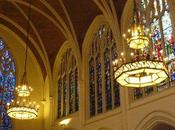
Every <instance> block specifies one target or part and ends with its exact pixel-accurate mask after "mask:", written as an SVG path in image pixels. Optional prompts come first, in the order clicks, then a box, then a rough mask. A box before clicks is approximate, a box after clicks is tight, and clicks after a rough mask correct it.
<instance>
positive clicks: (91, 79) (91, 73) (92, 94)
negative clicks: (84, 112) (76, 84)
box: [89, 59, 96, 116]
mask: <svg viewBox="0 0 175 130" xmlns="http://www.w3.org/2000/svg"><path fill="white" fill-rule="evenodd" d="M89 99H90V116H94V115H95V111H96V109H95V69H94V60H93V59H91V60H90V62H89Z"/></svg>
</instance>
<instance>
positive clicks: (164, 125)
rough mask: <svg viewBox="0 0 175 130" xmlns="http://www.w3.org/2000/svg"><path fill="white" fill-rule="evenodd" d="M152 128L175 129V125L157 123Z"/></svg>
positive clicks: (151, 129) (152, 129) (154, 129)
mask: <svg viewBox="0 0 175 130" xmlns="http://www.w3.org/2000/svg"><path fill="white" fill-rule="evenodd" d="M150 130H175V127H173V126H171V125H169V124H166V123H162V122H159V123H156V124H155V125H154V126H153V127H152V128H150Z"/></svg>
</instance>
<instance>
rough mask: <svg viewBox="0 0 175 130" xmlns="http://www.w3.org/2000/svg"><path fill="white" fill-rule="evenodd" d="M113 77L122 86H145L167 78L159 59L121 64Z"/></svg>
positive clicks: (165, 70) (164, 68)
mask: <svg viewBox="0 0 175 130" xmlns="http://www.w3.org/2000/svg"><path fill="white" fill-rule="evenodd" d="M115 78H116V80H117V82H119V83H120V85H121V86H124V87H147V86H153V85H157V84H159V83H161V82H163V81H165V80H166V79H167V78H168V72H167V69H166V67H165V64H164V63H163V62H161V61H145V60H143V61H137V62H133V63H127V64H124V65H122V66H121V67H120V68H119V69H118V70H117V71H116V72H115Z"/></svg>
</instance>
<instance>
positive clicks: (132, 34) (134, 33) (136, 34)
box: [123, 24, 149, 49]
mask: <svg viewBox="0 0 175 130" xmlns="http://www.w3.org/2000/svg"><path fill="white" fill-rule="evenodd" d="M148 32H149V29H146V28H145V27H144V26H141V25H137V24H134V25H133V27H132V29H128V33H129V34H128V36H127V38H126V40H127V43H128V44H129V47H130V48H132V49H143V48H144V47H146V46H148V45H149V38H148ZM123 37H124V38H125V37H126V34H123Z"/></svg>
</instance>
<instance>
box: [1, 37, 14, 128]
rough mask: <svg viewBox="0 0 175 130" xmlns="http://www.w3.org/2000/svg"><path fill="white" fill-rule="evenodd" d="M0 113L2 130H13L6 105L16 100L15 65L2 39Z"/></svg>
mask: <svg viewBox="0 0 175 130" xmlns="http://www.w3.org/2000/svg"><path fill="white" fill-rule="evenodd" d="M0 51H1V52H0V113H1V124H0V129H1V130H11V129H12V122H11V119H10V118H9V117H8V115H7V108H6V104H7V103H10V102H11V100H13V99H14V90H15V85H16V78H15V71H16V68H15V64H14V61H13V59H12V56H11V54H10V52H9V51H8V50H7V49H6V47H5V44H4V42H3V40H2V39H0Z"/></svg>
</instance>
